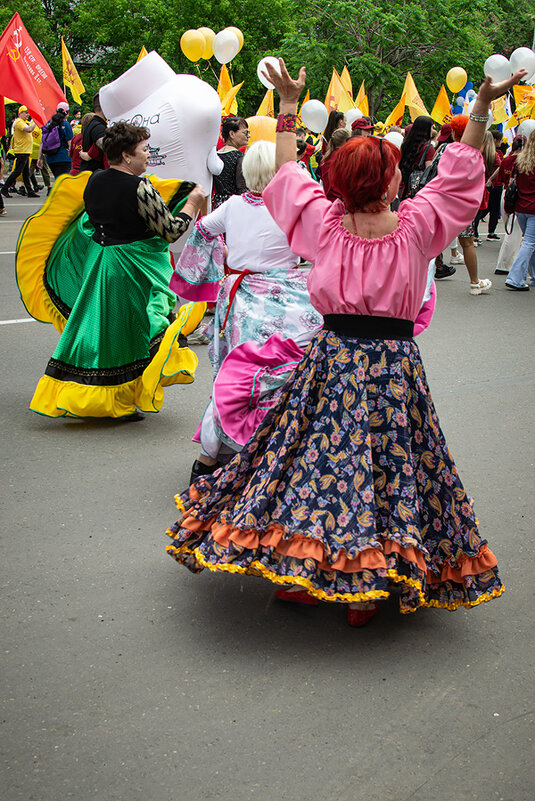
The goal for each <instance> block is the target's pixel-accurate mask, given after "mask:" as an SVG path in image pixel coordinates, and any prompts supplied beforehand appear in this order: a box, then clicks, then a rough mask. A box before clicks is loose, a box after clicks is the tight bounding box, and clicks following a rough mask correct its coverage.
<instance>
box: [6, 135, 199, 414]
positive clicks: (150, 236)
mask: <svg viewBox="0 0 535 801" xmlns="http://www.w3.org/2000/svg"><path fill="white" fill-rule="evenodd" d="M148 138H149V131H148V130H147V129H146V128H141V127H138V126H136V125H130V124H128V123H123V122H118V123H115V125H112V126H111V127H110V128H108V129H107V130H106V132H105V134H104V137H103V143H102V147H103V149H104V152H105V153H106V155H107V158H108V160H109V163H110V165H111V166H110V168H109V169H107V170H98V171H97V172H95V173H90V172H82V173H80V174H79V175H77V176H70V175H62V176H60V177H59V178H58V179H57V180H56V182H55V184H54V188H53V190H52V194H51V195H50V197H49V199H48V200H47V201H46V203H45V204H44V206H43V207H42V209H41V210H40V211H39V212H38V213H37V214H36V215H34V216H33V217H30V218H29V220H27V222H26V223H25V225H24V228H23V230H22V233H21V235H20V237H19V242H18V245H17V261H16V263H17V280H18V283H19V289H20V292H21V297H22V300H23V302H24V304H25V305H26V308H27V309H28V311H29V313H30V314H31V315H32V316H34V317H36V318H37V319H38V320H41V321H42V322H50V323H52V324H53V325H54V326H55V327H56V328H57V329H58V331H59V332H60V333H61V337H60V340H59V343H58V345H57V347H56V350H55V351H54V355H53V357H52V358H51V359H50V361H49V362H48V366H47V368H46V370H45V375H44V376H43V377H42V378H41V380H40V381H39V383H38V385H37V389H36V390H35V394H34V396H33V399H32V402H31V404H30V408H31V409H32V411H35V412H38V413H39V414H43V415H47V416H49V417H114V418H124V419H127V420H139V419H142V417H143V414H141V413H140V412H138V411H137V410H138V409H139V410H141V412H143V411H146V412H158V411H159V410H160V408H161V406H162V404H163V394H164V393H163V387H164V386H168V385H169V384H175V383H190V382H191V381H193V377H194V374H195V368H196V366H197V357H196V356H195V354H194V353H193V352H192V351H190V350H189V348H187V347H186V340H185V338H184V335H185V334H187V333H189V332H190V331H192V330H193V329H194V328H195V327H196V326H197V325H198V323H199V322H200V320H201V318H202V315H203V313H204V310H205V304H203V303H199V304H187V305H186V306H183V307H182V308H181V309H180V311H179V313H178V316H177V317H176V319H175V315H174V313H173V309H174V307H175V304H176V296H175V294H174V293H173V292H172V291H171V290H170V289H169V281H170V278H171V275H172V272H173V271H172V267H171V263H170V259H169V243H170V242H174V241H176V240H177V239H178V237H179V236H181V235H182V234H183V233H184V232H185V231H186V229H187V227H188V225H189V223H190V222H191V220H192V218H193V217H194V216H195V215H196V213H197V211H198V209H199V207H200V204H201V203H202V201H203V199H204V192H203V189H202V187H200V186H194V185H193V184H191V183H185V182H181V181H178V180H167V181H164V180H160V179H156V178H152V180H149V178H148V177H145V178H142V177H141V176H142V175H143V173H144V172H145V170H146V169H147V163H148V156H149V154H148V144H147V143H148ZM158 189H159V190H160V191H158ZM84 190H85V191H84ZM160 193H161V194H160ZM166 201H167V204H169V207H170V208H171V209H173V213H172V212H171V211H170V210H169V208H168V205H166ZM84 207H85V208H84Z"/></svg>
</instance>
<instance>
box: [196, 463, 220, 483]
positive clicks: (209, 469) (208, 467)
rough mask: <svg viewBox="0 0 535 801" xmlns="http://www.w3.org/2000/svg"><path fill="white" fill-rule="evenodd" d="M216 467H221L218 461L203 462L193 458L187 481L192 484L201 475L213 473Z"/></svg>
mask: <svg viewBox="0 0 535 801" xmlns="http://www.w3.org/2000/svg"><path fill="white" fill-rule="evenodd" d="M218 467H221V465H220V464H219V462H216V463H215V464H203V463H202V462H199V460H198V459H195V461H194V462H193V466H192V468H191V476H190V479H189V483H190V484H193V483H194V482H195V481H197V479H198V478H200V477H201V476H211V475H212V473H215V471H216V470H217V469H218Z"/></svg>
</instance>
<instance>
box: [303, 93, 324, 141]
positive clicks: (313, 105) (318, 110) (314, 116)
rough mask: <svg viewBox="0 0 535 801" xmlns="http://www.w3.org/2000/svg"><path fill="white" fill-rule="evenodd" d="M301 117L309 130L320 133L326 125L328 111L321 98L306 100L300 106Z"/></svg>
mask: <svg viewBox="0 0 535 801" xmlns="http://www.w3.org/2000/svg"><path fill="white" fill-rule="evenodd" d="M301 119H302V121H303V125H304V126H305V127H307V128H308V130H309V131H312V132H313V133H320V132H321V131H323V130H324V129H325V126H326V125H327V121H328V119H329V112H328V111H327V108H326V106H325V105H324V104H323V103H322V102H321V100H307V102H306V103H303V106H302V108H301Z"/></svg>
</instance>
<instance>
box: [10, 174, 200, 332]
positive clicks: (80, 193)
mask: <svg viewBox="0 0 535 801" xmlns="http://www.w3.org/2000/svg"><path fill="white" fill-rule="evenodd" d="M91 175H92V173H90V172H81V173H80V174H79V175H60V176H59V177H58V178H56V180H55V182H54V186H53V188H52V191H51V193H50V195H49V196H48V197H47V199H46V201H45V202H44V203H43V205H42V206H41V208H40V209H39V211H38V212H36V213H35V214H32V215H31V217H28V219H27V220H26V222H25V223H24V225H23V226H22V228H21V231H20V234H19V238H18V242H17V247H16V251H15V253H16V255H15V274H16V279H17V284H18V287H19V292H20V296H21V300H22V302H23V303H24V306H25V307H26V310H27V312H28V314H30V315H31V316H32V317H34V318H35V319H36V320H39V322H41V323H51V324H52V325H53V326H54V328H55V329H56V330H57V331H59V333H60V334H61V333H62V331H63V329H64V328H65V324H66V322H67V321H66V319H65V317H64V316H63V315H62V314H61V312H59V311H58V310H57V308H56V307H55V305H54V304H53V303H52V301H51V300H50V296H49V294H48V292H47V291H46V289H45V285H44V282H43V276H44V274H45V272H46V264H47V261H48V259H49V257H50V254H51V252H52V250H53V248H54V245H55V244H56V242H57V240H58V239H59V237H60V236H61V235H62V234H63V233H64V232H65V231H66V230H67V228H68V227H69V225H70V224H71V223H72V221H73V220H74V219H75V218H76V217H78V216H79V215H80V214H81V213H82V211H83V210H84V191H85V188H86V186H87V182H88V181H89V179H90V177H91ZM149 180H150V182H151V183H152V184H153V185H154V186H155V187H156V189H157V190H158V192H159V193H160V194H161V196H162V197H163V199H164V201H165V202H166V203H168V202H169V201H170V200H171V199H172V197H173V196H174V195H175V194H176V192H177V191H178V189H179V187H180V185H181V183H182V181H179V180H178V179H174V178H158V177H157V176H156V175H149ZM192 330H193V329H192Z"/></svg>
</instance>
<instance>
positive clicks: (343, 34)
mask: <svg viewBox="0 0 535 801" xmlns="http://www.w3.org/2000/svg"><path fill="white" fill-rule="evenodd" d="M506 3H507V4H508V6H509V7H508V8H507V9H506V8H505V6H504V2H502V0H489V2H487V0H485V2H483V1H482V0H473V2H472V3H470V4H466V3H465V2H464V0H426V2H425V3H424V2H418V1H417V0H289V3H288V5H289V7H290V9H289V10H290V11H291V19H292V22H291V25H290V28H289V30H288V32H287V34H286V36H285V39H284V49H285V52H286V53H287V54H288V60H289V62H290V64H291V65H292V67H293V68H294V69H295V68H297V67H298V66H299V65H300V63H304V64H306V65H307V67H308V76H309V78H308V83H309V85H310V88H311V92H312V94H313V95H315V96H317V97H320V98H321V97H322V92H325V88H326V81H327V80H328V76H329V75H330V72H331V70H332V67H333V66H336V67H337V69H339V70H341V69H342V66H343V65H344V64H346V65H347V67H348V69H349V71H350V74H351V76H352V78H353V83H354V84H356V83H359V82H360V81H361V80H363V79H364V80H365V81H366V87H367V90H368V96H369V100H370V111H371V113H375V114H377V113H379V111H381V113H382V112H383V110H384V115H386V114H387V113H388V112H389V111H390V110H391V108H392V107H393V105H394V104H395V103H396V102H397V100H398V99H399V97H400V94H401V90H402V87H403V82H404V79H405V75H406V73H407V71H408V70H410V72H411V73H412V75H413V77H414V79H415V82H416V84H417V86H418V89H419V91H420V94H421V96H422V99H423V100H424V102H425V103H426V105H427V107H428V108H429V109H430V108H431V106H432V104H433V102H434V100H435V97H436V95H437V93H438V90H439V88H440V84H441V83H443V82H444V81H445V77H446V73H447V71H448V69H449V68H450V67H453V66H462V67H464V68H465V69H466V71H467V73H468V75H469V76H470V78H471V79H472V80H473V81H474V82H478V81H479V80H480V79H482V77H483V74H482V73H483V63H484V61H485V59H486V58H487V56H488V55H490V53H492V52H496V47H495V44H494V39H496V41H497V42H499V44H500V46H501V47H502V48H504V49H507V50H508V52H510V51H511V50H513V49H514V48H515V47H518V46H520V45H525V44H530V43H531V42H530V41H525V38H524V39H521V40H520V41H518V40H517V41H510V42H509V45H508V46H507V48H506V45H507V37H506V31H507V20H509V21H510V20H511V15H512V14H518V12H517V10H516V9H515V11H514V12H513V11H512V10H511V6H512V3H510V2H509V0H506ZM534 8H535V0H527V5H526V9H524V10H523V11H522V12H521V13H520V14H519V17H521V18H522V25H521V26H520V29H519V30H518V34H520V36H521V37H522V36H523V37H525V35H526V25H527V20H529V18H530V13H533V10H534ZM527 9H531V11H529V10H527Z"/></svg>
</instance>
